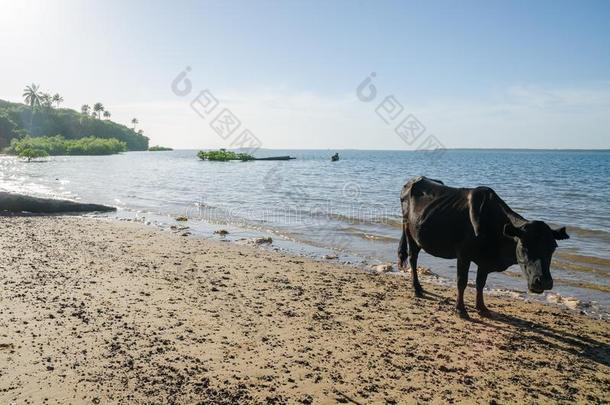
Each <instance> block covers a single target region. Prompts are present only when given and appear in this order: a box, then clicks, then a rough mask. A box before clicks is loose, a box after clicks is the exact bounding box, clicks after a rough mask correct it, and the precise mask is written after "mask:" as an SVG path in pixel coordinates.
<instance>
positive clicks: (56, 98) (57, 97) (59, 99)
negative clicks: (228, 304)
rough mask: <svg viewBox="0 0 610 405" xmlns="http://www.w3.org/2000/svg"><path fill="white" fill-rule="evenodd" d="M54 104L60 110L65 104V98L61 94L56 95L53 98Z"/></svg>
mask: <svg viewBox="0 0 610 405" xmlns="http://www.w3.org/2000/svg"><path fill="white" fill-rule="evenodd" d="M53 102H54V103H55V104H57V108H59V105H60V104H61V103H63V102H64V98H63V97H62V96H60V95H59V93H55V95H54V96H53Z"/></svg>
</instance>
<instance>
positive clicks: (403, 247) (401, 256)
mask: <svg viewBox="0 0 610 405" xmlns="http://www.w3.org/2000/svg"><path fill="white" fill-rule="evenodd" d="M408 257H409V243H408V242H407V222H406V220H405V219H403V223H402V236H401V237H400V242H399V243H398V268H399V269H401V268H403V266H404V264H405V262H406V261H407V258H408Z"/></svg>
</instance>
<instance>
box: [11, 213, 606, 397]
mask: <svg viewBox="0 0 610 405" xmlns="http://www.w3.org/2000/svg"><path fill="white" fill-rule="evenodd" d="M0 246H1V248H2V255H1V256H0V270H1V273H0V280H1V290H0V299H1V300H0V327H1V330H0V404H9V403H11V402H13V401H14V402H15V403H18V404H24V403H62V404H65V403H75V404H76V403H94V404H97V403H101V404H106V403H155V404H159V403H249V402H253V403H261V402H262V403H284V402H289V403H299V402H300V403H337V402H339V403H349V402H352V403H417V402H419V403H424V402H428V401H432V402H435V403H452V402H456V403H459V402H462V403H463V402H466V403H474V402H477V403H510V404H512V403H549V402H562V403H574V402H579V403H604V402H608V400H610V366H609V365H610V349H609V348H610V328H609V324H608V322H606V321H601V320H593V319H590V318H588V317H586V316H583V315H579V314H577V313H575V312H569V311H567V310H565V309H561V308H557V307H552V306H545V305H542V304H538V303H531V302H522V301H519V300H515V299H510V298H505V297H488V298H487V302H488V306H489V307H490V309H491V310H492V311H495V312H496V316H495V319H491V320H489V319H482V318H480V317H479V316H478V315H476V313H475V312H474V310H473V309H472V303H473V293H472V291H471V289H470V288H469V291H468V295H467V301H468V304H470V305H469V309H470V310H471V317H472V320H470V321H466V320H462V319H459V318H458V317H457V316H456V315H455V314H454V313H453V305H454V295H455V290H454V289H453V288H444V287H440V286H433V285H430V284H425V285H424V288H426V289H427V290H428V291H429V292H431V294H428V298H426V299H416V298H414V296H413V293H412V291H411V289H410V288H409V285H408V283H407V280H405V278H404V277H396V276H392V275H387V274H380V275H378V274H369V273H365V272H362V271H359V270H356V269H351V268H347V267H341V266H338V265H336V264H331V263H318V262H315V261H311V260H307V259H304V258H299V257H296V256H288V255H281V254H277V253H272V252H267V251H263V250H261V249H257V248H254V247H248V246H240V245H236V244H234V243H222V242H213V241H209V240H202V239H196V238H193V237H184V236H181V235H178V234H172V233H170V232H163V231H158V230H156V229H153V228H150V227H144V226H143V225H140V224H133V223H122V222H113V221H109V220H99V219H92V218H78V217H29V218H23V217H20V218H9V217H2V218H0Z"/></svg>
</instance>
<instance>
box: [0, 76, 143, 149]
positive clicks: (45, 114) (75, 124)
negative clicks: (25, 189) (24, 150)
mask: <svg viewBox="0 0 610 405" xmlns="http://www.w3.org/2000/svg"><path fill="white" fill-rule="evenodd" d="M23 97H24V101H25V104H22V103H13V102H9V101H4V100H0V150H2V149H3V148H5V147H7V146H9V145H10V143H11V141H12V140H13V139H21V138H25V137H26V136H30V137H34V138H36V137H49V136H51V137H53V136H55V135H57V134H60V135H61V136H63V137H64V138H65V139H66V140H70V139H72V140H74V139H80V138H85V137H90V136H92V135H93V136H95V137H97V138H104V139H112V138H114V139H116V140H118V141H121V142H124V143H125V144H126V145H127V149H128V150H147V149H148V138H147V137H145V136H144V135H143V133H142V131H141V130H139V131H137V132H136V128H135V125H136V124H137V123H138V121H137V119H135V118H134V119H133V120H132V124H133V127H132V128H128V127H127V126H125V125H121V124H118V123H116V122H113V121H111V120H110V119H109V118H110V116H111V114H110V112H109V111H106V110H105V108H104V106H103V105H102V104H101V103H95V105H94V109H93V111H91V114H90V113H89V112H90V110H91V109H90V108H88V106H87V105H85V106H83V108H82V109H81V111H80V112H78V111H74V110H72V109H68V108H59V106H60V104H61V103H62V102H63V97H61V95H59V94H55V95H53V96H51V95H50V94H47V93H43V92H41V91H40V87H39V86H37V85H34V84H32V85H30V86H27V87H26V88H25V89H24V93H23ZM102 113H103V114H102ZM102 115H103V117H104V118H106V119H104V120H102V119H101V117H102Z"/></svg>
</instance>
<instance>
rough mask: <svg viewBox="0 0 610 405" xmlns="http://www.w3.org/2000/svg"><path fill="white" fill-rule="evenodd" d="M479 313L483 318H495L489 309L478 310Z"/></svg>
mask: <svg viewBox="0 0 610 405" xmlns="http://www.w3.org/2000/svg"><path fill="white" fill-rule="evenodd" d="M477 312H478V313H479V316H481V317H483V318H493V314H492V313H491V311H490V310H489V309H487V308H477Z"/></svg>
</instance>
